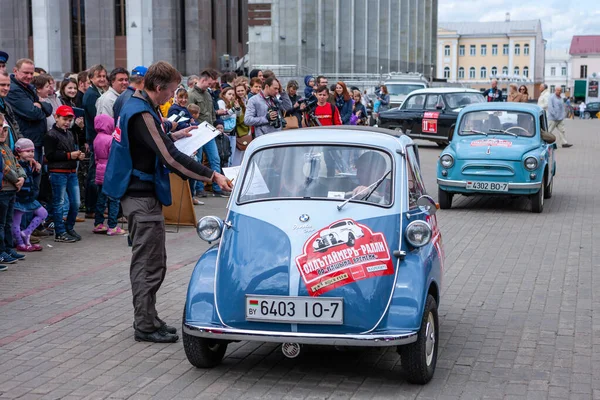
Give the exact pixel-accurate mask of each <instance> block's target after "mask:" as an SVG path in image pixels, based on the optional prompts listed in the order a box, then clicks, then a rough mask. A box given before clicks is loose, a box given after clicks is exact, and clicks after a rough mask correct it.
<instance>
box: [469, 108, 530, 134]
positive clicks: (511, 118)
mask: <svg viewBox="0 0 600 400" xmlns="http://www.w3.org/2000/svg"><path fill="white" fill-rule="evenodd" d="M458 132H459V134H460V135H481V134H485V135H488V134H493V135H510V136H525V137H532V136H534V135H535V120H534V119H533V115H531V114H529V113H525V112H519V111H494V110H489V111H473V112H469V113H466V114H464V115H463V117H462V119H461V122H460V128H459V130H458Z"/></svg>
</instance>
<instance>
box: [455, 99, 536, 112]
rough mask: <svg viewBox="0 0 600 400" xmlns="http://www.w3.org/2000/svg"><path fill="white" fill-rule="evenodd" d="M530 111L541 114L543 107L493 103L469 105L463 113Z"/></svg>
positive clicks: (525, 104) (530, 104)
mask: <svg viewBox="0 0 600 400" xmlns="http://www.w3.org/2000/svg"><path fill="white" fill-rule="evenodd" d="M489 110H497V111H528V112H530V113H533V114H541V113H542V111H543V110H542V107H540V106H538V105H537V104H532V103H512V102H492V103H477V104H469V105H468V106H466V107H465V108H463V112H469V111H489Z"/></svg>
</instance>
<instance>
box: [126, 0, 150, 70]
mask: <svg viewBox="0 0 600 400" xmlns="http://www.w3.org/2000/svg"><path fill="white" fill-rule="evenodd" d="M143 3H144V1H143V0H127V3H126V6H127V11H126V17H125V19H126V21H127V22H126V23H127V69H129V70H132V69H133V68H135V67H136V66H138V65H144V66H146V67H148V66H149V65H150V64H152V62H153V61H154V44H153V43H154V41H153V38H154V27H153V21H152V9H153V7H148V5H147V4H146V6H144V4H143Z"/></svg>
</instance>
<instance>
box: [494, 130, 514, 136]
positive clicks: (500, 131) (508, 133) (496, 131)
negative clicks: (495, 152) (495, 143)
mask: <svg viewBox="0 0 600 400" xmlns="http://www.w3.org/2000/svg"><path fill="white" fill-rule="evenodd" d="M490 132H494V133H505V134H507V135H512V136H514V137H519V135H517V134H516V133H512V132H509V131H505V130H504V129H490Z"/></svg>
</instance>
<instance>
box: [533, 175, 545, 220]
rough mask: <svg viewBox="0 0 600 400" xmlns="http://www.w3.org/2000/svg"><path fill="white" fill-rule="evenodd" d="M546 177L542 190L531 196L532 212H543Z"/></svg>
mask: <svg viewBox="0 0 600 400" xmlns="http://www.w3.org/2000/svg"><path fill="white" fill-rule="evenodd" d="M545 189H546V179H544V181H543V182H542V186H541V187H540V190H538V192H537V193H536V194H534V195H533V196H531V212H534V213H538V214H539V213H541V212H542V211H544V198H545V196H544V193H545V192H546V190H545Z"/></svg>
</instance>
